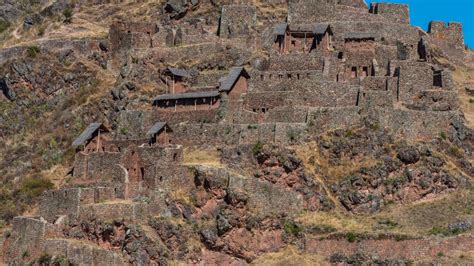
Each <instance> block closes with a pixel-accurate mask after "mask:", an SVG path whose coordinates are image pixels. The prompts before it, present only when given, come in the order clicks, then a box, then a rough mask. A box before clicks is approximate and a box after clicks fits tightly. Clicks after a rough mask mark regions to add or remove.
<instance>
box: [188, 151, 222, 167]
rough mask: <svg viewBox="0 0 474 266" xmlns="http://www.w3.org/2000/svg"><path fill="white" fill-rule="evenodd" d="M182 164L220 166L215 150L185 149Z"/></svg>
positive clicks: (217, 153) (218, 155)
mask: <svg viewBox="0 0 474 266" xmlns="http://www.w3.org/2000/svg"><path fill="white" fill-rule="evenodd" d="M183 163H184V165H206V166H216V167H219V166H222V163H221V158H220V153H219V151H218V150H217V148H207V149H204V148H195V147H187V148H185V149H184V160H183Z"/></svg>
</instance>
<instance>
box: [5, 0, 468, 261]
mask: <svg viewBox="0 0 474 266" xmlns="http://www.w3.org/2000/svg"><path fill="white" fill-rule="evenodd" d="M83 2H84V3H82V2H81V3H82V4H86V3H87V2H88V1H83ZM92 2H94V3H88V4H97V5H99V4H104V3H101V1H92ZM168 2H170V3H167V4H165V5H166V6H165V7H164V9H163V10H164V11H163V12H165V14H167V15H169V16H170V18H169V19H170V21H172V22H170V23H168V24H161V23H156V22H140V23H138V22H128V21H118V22H116V23H113V24H112V25H111V26H110V30H109V36H108V39H107V40H104V41H102V42H97V41H91V43H87V44H86V45H84V46H81V45H80V46H81V47H82V48H83V49H84V53H90V52H91V51H94V52H95V53H97V54H100V55H101V56H102V57H103V58H105V59H104V60H105V61H106V63H104V64H103V67H104V68H107V69H111V70H112V71H114V73H116V74H117V77H118V78H117V80H118V81H117V83H118V84H125V85H124V86H128V85H127V84H131V83H135V84H138V86H140V85H144V84H145V85H147V84H153V86H156V88H157V89H156V92H154V93H155V95H154V97H153V98H150V99H148V102H147V103H144V105H145V104H146V105H147V106H146V108H143V109H140V110H125V111H121V112H120V114H119V116H118V119H117V124H115V125H113V128H114V129H112V125H110V124H108V123H107V122H106V121H95V123H92V124H90V125H89V126H88V127H86V128H85V129H84V131H83V132H82V134H80V135H79V136H78V137H77V139H76V140H75V141H74V142H73V143H72V148H73V149H74V150H75V161H74V166H73V169H72V173H71V177H70V181H69V183H68V184H67V186H66V187H65V188H61V189H57V190H52V191H47V192H45V193H44V194H43V196H42V199H41V202H40V204H39V209H38V210H37V212H36V214H35V215H34V216H20V217H16V218H14V220H13V230H12V232H11V235H10V236H9V237H8V238H7V239H5V241H4V244H3V253H4V254H5V256H4V257H5V258H6V259H7V262H8V263H9V264H11V265H21V264H24V263H28V262H37V261H38V259H39V258H41V257H42V256H43V257H44V256H49V257H50V258H61V259H64V260H67V261H69V262H71V263H72V264H74V265H75V264H81V265H82V264H84V265H129V264H134V265H162V264H164V265H166V264H167V263H169V262H171V261H180V262H184V263H188V264H200V263H201V264H202V263H204V264H215V263H217V264H233V265H245V264H247V263H250V262H252V261H254V260H255V259H257V258H258V257H259V256H261V255H262V254H265V253H269V252H278V251H279V250H281V249H283V248H284V247H285V246H286V245H287V244H288V243H289V242H285V241H287V240H288V239H291V238H292V237H297V236H298V233H299V232H293V231H292V230H296V229H292V228H290V229H288V230H289V232H287V231H288V230H287V227H288V226H292V225H291V224H290V225H287V223H285V222H284V221H285V220H287V219H289V217H292V216H293V215H296V214H299V213H301V212H302V211H306V212H320V211H328V210H333V209H334V208H342V209H344V211H347V212H351V213H352V212H353V213H365V212H376V211H378V210H379V209H380V208H381V206H384V204H385V205H387V203H386V202H388V200H390V201H393V202H397V203H398V202H413V201H416V200H419V199H421V198H423V197H425V196H426V195H432V194H430V193H442V192H449V191H454V190H456V189H458V188H460V187H463V186H464V185H465V183H466V181H465V180H466V178H465V177H463V176H462V175H453V174H451V173H450V172H448V171H447V170H446V169H445V168H444V167H445V166H446V165H445V162H444V161H442V160H441V159H439V158H437V157H434V156H435V155H433V154H431V153H430V152H429V151H418V150H408V151H406V150H403V149H401V148H399V150H397V152H398V153H397V154H398V156H400V157H399V159H395V158H394V159H390V158H388V157H383V156H388V155H387V154H388V153H387V154H385V153H383V145H384V143H385V144H387V145H388V144H393V143H395V142H396V140H399V139H404V140H406V141H408V142H410V141H426V142H428V141H430V140H432V139H435V138H437V137H439V136H440V133H442V134H446V135H448V136H449V137H450V138H452V139H455V140H458V141H463V140H464V138H466V136H465V135H463V133H462V132H461V131H462V130H463V123H464V122H463V121H464V118H463V114H462V112H461V111H460V107H459V103H458V100H457V89H456V88H455V85H454V82H453V77H452V70H451V69H449V68H447V67H446V66H443V65H440V64H438V62H437V61H436V60H434V59H433V57H434V56H433V52H434V47H436V49H437V50H436V53H440V51H441V52H442V53H443V54H445V55H447V56H448V57H450V58H452V59H453V60H462V58H463V56H464V40H463V33H462V26H461V25H460V24H458V23H449V24H448V25H445V24H444V23H443V22H435V21H434V22H432V23H430V26H429V31H428V32H424V31H423V30H421V29H420V28H417V27H414V26H411V25H410V19H409V8H408V6H407V5H401V4H388V3H377V4H371V5H370V7H368V6H367V5H366V4H365V3H364V1H362V0H290V1H275V2H276V4H278V5H283V6H285V7H286V8H287V19H286V20H280V21H273V23H269V22H268V21H259V20H258V17H259V16H258V15H257V13H258V11H257V8H256V6H254V5H252V4H251V3H249V4H225V5H222V8H221V10H220V11H221V12H220V19H219V20H218V21H211V22H209V21H204V20H186V16H187V13H189V12H193V11H192V10H198V8H199V5H200V4H204V3H199V2H200V1H184V2H186V3H187V4H186V5H185V7H186V8H185V9H179V8H177V7H176V6H174V5H173V3H172V2H173V1H168ZM227 2H229V1H227ZM285 2H287V3H285ZM84 47H88V49H86V48H84ZM87 50H91V51H87ZM236 54H238V55H239V56H236ZM183 58H184V59H183ZM243 58H244V59H243ZM196 61H199V62H200V63H199V64H198V65H197V64H195V65H192V63H189V64H188V65H187V64H186V63H185V62H196ZM137 62H138V63H137ZM158 62H159V63H158ZM216 62H217V63H216ZM196 65H197V66H196ZM144 73H148V75H147V74H144ZM127 82H129V83H127ZM112 94H113V97H114V99H117V100H121V99H122V98H123V97H122V95H121V91H120V90H117V91H112ZM354 128H355V129H359V128H365V129H366V128H369V129H370V128H371V129H373V131H375V130H383V132H384V134H386V137H384V136H381V135H377V134H376V133H370V132H369V133H367V136H370V137H367V139H369V141H368V140H367V139H364V137H363V136H360V135H357V134H358V133H357V132H356V133H353V132H352V131H350V133H348V132H349V131H344V133H341V132H339V131H338V130H341V129H344V130H346V129H354ZM328 131H330V132H334V133H333V134H334V135H335V136H336V137H341V136H346V137H347V138H349V137H353V134H355V137H359V138H360V143H362V144H361V145H366V146H368V145H374V147H375V148H374V150H377V152H380V154H382V155H383V156H382V157H381V158H382V159H383V160H385V162H386V165H391V167H392V168H393V169H391V170H387V169H385V168H384V170H383V171H387V173H386V176H385V178H386V179H384V180H385V181H383V182H379V183H376V184H370V185H369V184H366V183H364V181H361V180H358V179H357V178H356V177H354V178H355V179H354V178H353V179H351V181H350V182H352V183H351V184H349V185H348V184H346V183H343V182H341V183H340V184H337V185H339V187H338V188H339V189H336V188H335V187H333V188H331V189H328V188H327V187H324V185H323V184H321V183H320V182H317V181H315V180H314V179H313V178H312V177H311V174H310V172H309V171H310V170H309V169H308V167H307V166H305V165H304V163H303V161H302V160H300V159H298V158H297V154H296V153H295V152H294V151H292V150H291V149H289V150H288V149H287V147H289V146H292V145H306V144H308V143H310V142H317V143H320V145H321V147H323V148H321V150H324V149H326V150H328V152H334V153H337V152H346V154H351V152H350V151H351V149H349V148H348V147H342V148H341V147H339V148H340V149H338V151H333V150H332V149H336V148H334V145H336V144H334V143H331V141H329V140H326V139H325V138H324V137H322V136H323V135H324V134H326V132H328ZM334 135H331V136H334ZM366 141H367V142H366ZM360 143H358V144H360ZM331 145H333V146H331ZM394 145H395V144H394ZM397 145H398V144H397ZM209 146H212V147H219V151H220V152H221V158H220V160H221V163H224V164H225V165H229V167H223V166H219V165H218V166H215V165H196V164H190V163H189V162H185V159H184V153H185V152H184V151H185V150H186V149H188V148H189V147H209ZM263 146H270V147H272V148H268V147H263ZM395 146H396V145H395ZM356 148H357V147H352V150H356ZM385 148H386V147H385ZM345 149H346V150H345ZM347 149H348V150H347ZM397 149H398V147H397ZM341 150H342V151H341ZM406 153H409V155H412V154H414V155H413V156H411V157H410V156H408V157H410V158H409V159H405V157H407V156H405V154H406ZM400 154H401V155H400ZM404 156H405V157H404ZM412 157H414V158H415V159H413V158H412ZM400 158H402V159H400ZM420 158H421V159H420ZM435 158H436V159H435ZM313 160H314V158H313ZM354 160H356V159H354ZM440 161H441V162H440ZM416 163H418V164H417V166H416V167H418V168H415V169H414V170H413V169H412V170H410V171H411V172H410V173H412V174H411V175H412V176H410V177H409V178H407V179H406V180H405V179H402V181H400V182H401V183H400V184H399V183H396V182H398V181H399V180H398V179H397V180H396V181H393V180H392V179H393V175H395V174H396V175H400V176H404V175H405V172H408V170H406V171H405V170H401V169H402V168H403V167H408V165H411V164H416ZM232 165H237V166H235V167H232ZM376 167H378V166H374V167H373V168H369V167H368V168H367V169H365V170H366V172H361V173H360V174H361V175H362V176H363V175H370V174H371V172H370V171H376V170H377V169H374V168H376ZM422 167H427V168H429V169H430V171H431V172H432V176H433V180H434V181H430V182H432V183H429V184H424V183H423V182H424V181H423V182H422V181H421V180H422V179H423V174H424V169H425V168H422ZM389 168H390V167H389ZM403 169H405V168H403ZM406 169H408V168H406ZM240 170H242V172H240ZM379 170H380V169H379ZM251 171H254V172H251ZM380 171H382V170H380ZM425 172H426V171H425ZM248 173H252V174H253V175H254V176H251V175H249V174H248ZM390 173H394V174H392V175H390ZM246 174H247V175H248V176H245V175H246ZM389 175H390V178H392V179H390V178H389ZM387 180H389V181H387ZM390 180H392V181H390ZM423 180H424V179H423ZM344 182H346V181H344ZM347 182H349V181H347ZM390 182H392V183H390ZM393 182H395V183H396V184H395V185H393ZM389 183H390V184H389ZM407 184H411V185H407ZM382 185H387V186H388V185H390V186H392V187H396V186H401V187H403V188H402V189H401V190H403V189H405V190H406V193H405V194H403V195H402V196H399V195H398V196H397V195H395V193H394V192H393V193H392V192H390V191H388V192H387V191H385V190H384V189H382V188H381V187H380V186H382ZM353 186H360V187H363V188H364V189H365V190H364V191H370V193H369V192H367V193H366V194H364V193H361V194H363V195H360V194H357V193H355V192H354V191H353V190H352V189H353ZM414 187H415V188H416V193H414V192H413V191H414V190H415V189H413V188H414ZM410 189H412V190H410ZM419 191H422V192H419ZM433 191H435V192H433ZM353 192H354V193H353ZM412 192H413V193H412ZM351 193H352V194H351ZM423 193H426V194H423ZM331 194H334V195H335V196H331ZM369 194H370V196H369ZM414 194H416V195H414ZM421 194H423V196H420V195H421ZM173 197H174V198H173ZM177 197H181V198H180V200H177V199H176V198H177ZM360 198H363V199H360ZM384 200H386V201H384ZM183 221H185V222H183ZM315 230H316V229H315ZM321 230H322V229H321ZM285 233H286V234H285ZM392 240H393V239H392ZM392 240H387V241H392ZM288 241H290V240H288ZM307 241H308V242H307V246H306V247H305V248H303V249H304V250H305V252H311V250H313V251H314V252H320V253H321V254H326V253H329V252H336V251H339V250H338V249H337V247H333V246H330V244H328V247H327V250H318V249H322V247H321V246H319V245H318V243H316V242H315V243H313V244H311V243H312V241H317V240H316V239H315V238H314V239H310V240H307ZM328 241H332V240H328ZM364 241H376V240H364ZM407 241H415V240H413V239H411V240H410V239H408V240H407ZM420 241H425V240H420ZM447 241H448V242H449V240H447ZM462 241H464V242H463V243H464V244H463V246H462V247H461V248H462V249H463V250H472V249H474V246H473V245H474V244H473V243H474V241H472V236H466V239H464V240H462ZM196 243H198V244H196ZM305 243H306V242H305ZM298 244H301V243H299V242H298ZM193 245H195V246H196V247H197V248H193ZM301 245H302V244H301ZM349 245H352V244H348V247H347V249H352V248H353V247H349ZM433 245H434V244H433ZM443 245H449V243H448V244H446V243H441V244H439V246H436V247H435V248H434V249H436V248H438V247H439V248H440V249H442V248H443V247H444V246H443ZM372 251H373V253H377V252H378V251H377V250H375V249H374V250H372ZM397 252H398V251H395V252H394V254H395V255H393V256H392V254H386V252H385V253H383V252H382V253H377V254H382V255H383V256H386V257H387V258H389V259H394V260H393V261H395V257H396V256H398V257H400V256H402V255H400V254H401V253H397ZM426 253H427V254H428V253H429V251H426ZM399 255H400V256H399ZM403 256H404V257H405V258H407V259H413V258H416V257H417V256H418V254H416V252H408V251H404V253H403ZM336 262H337V261H336Z"/></svg>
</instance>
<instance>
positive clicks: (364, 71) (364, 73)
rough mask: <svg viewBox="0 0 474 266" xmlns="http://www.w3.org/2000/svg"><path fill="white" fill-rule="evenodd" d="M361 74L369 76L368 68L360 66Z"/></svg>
mask: <svg viewBox="0 0 474 266" xmlns="http://www.w3.org/2000/svg"><path fill="white" fill-rule="evenodd" d="M362 76H363V77H367V76H369V68H368V67H363V68H362Z"/></svg>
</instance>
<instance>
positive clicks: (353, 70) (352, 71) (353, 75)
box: [351, 67, 357, 78]
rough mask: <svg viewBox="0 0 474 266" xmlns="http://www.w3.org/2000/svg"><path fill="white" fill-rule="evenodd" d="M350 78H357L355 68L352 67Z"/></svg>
mask: <svg viewBox="0 0 474 266" xmlns="http://www.w3.org/2000/svg"><path fill="white" fill-rule="evenodd" d="M351 77H352V78H357V67H352V69H351Z"/></svg>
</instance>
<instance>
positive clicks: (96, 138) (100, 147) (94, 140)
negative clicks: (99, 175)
mask: <svg viewBox="0 0 474 266" xmlns="http://www.w3.org/2000/svg"><path fill="white" fill-rule="evenodd" d="M110 139H111V136H110V131H109V130H108V129H107V128H106V127H105V126H104V125H103V124H102V123H91V124H90V125H89V126H88V127H87V128H86V129H85V130H84V131H83V132H82V133H81V135H79V137H77V139H75V140H74V142H73V143H72V147H73V148H75V149H76V152H84V153H86V154H88V153H94V152H105V151H106V150H107V144H106V142H107V141H108V140H110Z"/></svg>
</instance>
